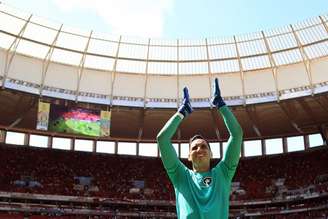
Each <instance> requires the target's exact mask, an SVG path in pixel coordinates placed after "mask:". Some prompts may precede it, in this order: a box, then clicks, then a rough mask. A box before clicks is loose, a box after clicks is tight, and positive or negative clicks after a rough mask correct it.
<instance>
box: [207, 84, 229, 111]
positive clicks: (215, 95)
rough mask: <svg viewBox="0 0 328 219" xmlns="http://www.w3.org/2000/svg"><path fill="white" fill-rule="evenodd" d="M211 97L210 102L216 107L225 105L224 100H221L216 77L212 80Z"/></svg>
mask: <svg viewBox="0 0 328 219" xmlns="http://www.w3.org/2000/svg"><path fill="white" fill-rule="evenodd" d="M213 90H214V93H213V97H212V99H211V102H212V104H213V105H214V106H216V107H217V108H218V109H219V108H220V107H222V106H225V105H226V104H225V102H224V101H223V99H222V97H221V91H220V87H219V81H218V79H217V78H215V80H214V84H213Z"/></svg>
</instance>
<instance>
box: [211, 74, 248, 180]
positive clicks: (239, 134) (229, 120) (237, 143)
mask: <svg viewBox="0 0 328 219" xmlns="http://www.w3.org/2000/svg"><path fill="white" fill-rule="evenodd" d="M212 103H213V105H215V106H216V107H217V109H218V112H219V113H220V114H221V116H222V118H223V121H224V123H225V125H226V127H227V129H228V131H229V134H230V137H229V140H228V147H227V150H226V152H225V154H224V155H223V159H222V161H221V162H223V165H224V166H225V168H226V174H227V176H228V177H229V179H230V180H231V179H232V177H233V175H234V174H235V171H236V169H237V166H238V162H239V155H240V150H241V143H242V139H243V130H242V128H241V127H240V125H239V123H238V121H237V119H236V117H235V116H234V115H233V113H232V112H231V111H230V109H229V107H227V106H226V104H225V102H224V101H223V99H222V97H221V92H220V88H219V82H218V79H217V78H216V79H215V81H214V95H213V98H212Z"/></svg>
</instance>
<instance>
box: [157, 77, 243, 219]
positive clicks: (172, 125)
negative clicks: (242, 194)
mask: <svg viewBox="0 0 328 219" xmlns="http://www.w3.org/2000/svg"><path fill="white" fill-rule="evenodd" d="M183 92H184V100H183V103H182V105H181V106H180V107H179V109H178V112H177V113H175V114H174V115H173V116H172V117H171V118H170V119H169V121H168V122H167V123H166V124H165V126H164V127H163V128H162V130H161V131H160V132H159V134H158V135H157V142H158V146H159V149H160V152H161V156H162V157H161V158H162V161H163V164H164V167H165V169H166V172H167V174H168V176H169V178H170V180H171V182H172V184H173V186H174V190H175V197H176V210H177V216H178V218H179V219H185V218H187V219H227V218H228V215H229V196H230V187H231V181H232V177H233V176H234V174H235V171H236V168H237V165H238V162H239V154H240V148H241V142H242V136H243V131H242V129H241V127H240V125H239V123H238V121H237V120H236V118H235V116H234V115H233V114H232V112H231V111H230V109H229V108H228V107H227V106H226V104H225V103H224V101H223V99H222V97H221V94H220V89H219V83H218V79H215V81H214V95H213V98H212V100H211V101H212V104H213V105H215V106H216V107H217V110H218V113H220V114H221V116H222V117H223V120H224V123H225V125H226V127H227V129H228V131H229V133H230V137H229V140H228V147H227V150H226V152H225V154H224V156H223V158H222V160H221V161H220V162H219V163H218V164H217V165H216V166H215V167H213V168H212V169H210V159H211V157H212V152H211V149H210V145H209V143H208V142H207V141H206V140H205V139H204V138H203V137H202V136H200V135H195V136H194V137H192V138H191V139H190V142H189V156H188V160H189V161H191V162H192V170H190V169H188V168H187V167H186V166H185V165H184V164H183V163H182V162H181V161H180V160H179V159H178V157H177V154H176V152H175V150H174V148H173V146H172V143H171V139H172V137H173V135H174V134H175V132H176V130H177V128H178V126H179V125H180V123H181V122H182V120H183V119H184V118H186V117H187V116H188V115H189V114H191V113H192V111H193V109H192V107H191V104H190V101H189V94H188V89H187V88H184V89H183Z"/></svg>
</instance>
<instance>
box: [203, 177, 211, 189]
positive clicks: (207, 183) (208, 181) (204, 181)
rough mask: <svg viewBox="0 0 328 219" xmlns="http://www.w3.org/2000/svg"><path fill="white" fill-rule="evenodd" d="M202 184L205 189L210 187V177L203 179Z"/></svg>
mask: <svg viewBox="0 0 328 219" xmlns="http://www.w3.org/2000/svg"><path fill="white" fill-rule="evenodd" d="M203 184H204V185H205V186H207V187H208V186H210V185H211V184H212V177H210V176H207V177H205V178H204V179H203Z"/></svg>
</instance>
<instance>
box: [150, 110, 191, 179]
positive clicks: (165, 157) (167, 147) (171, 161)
mask: <svg viewBox="0 0 328 219" xmlns="http://www.w3.org/2000/svg"><path fill="white" fill-rule="evenodd" d="M182 119H183V116H182V115H181V114H179V113H176V114H174V115H173V116H172V117H171V118H170V119H169V121H167V123H166V124H165V125H164V127H163V128H162V130H161V131H160V132H159V133H158V135H157V144H158V147H159V150H160V152H161V159H162V162H163V165H164V168H165V170H166V172H167V174H168V175H169V177H170V180H171V181H172V183H173V184H174V185H177V184H178V182H179V177H180V175H181V173H182V172H183V171H184V169H185V166H184V164H182V163H181V161H180V160H179V158H178V156H177V153H176V151H175V149H174V147H173V145H172V142H171V139H172V137H173V135H174V134H175V132H176V130H177V128H178V127H179V125H180V123H181V121H182Z"/></svg>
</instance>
